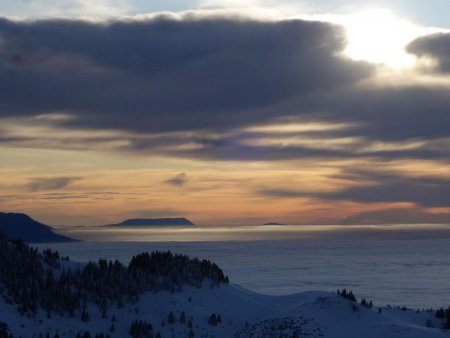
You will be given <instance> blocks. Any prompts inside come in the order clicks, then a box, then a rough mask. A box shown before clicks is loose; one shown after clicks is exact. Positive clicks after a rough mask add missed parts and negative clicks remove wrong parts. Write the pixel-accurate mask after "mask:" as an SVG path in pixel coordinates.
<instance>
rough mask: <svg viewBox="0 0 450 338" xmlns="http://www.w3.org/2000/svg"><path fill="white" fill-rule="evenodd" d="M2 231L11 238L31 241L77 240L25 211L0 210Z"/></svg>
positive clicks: (0, 229) (0, 230)
mask: <svg viewBox="0 0 450 338" xmlns="http://www.w3.org/2000/svg"><path fill="white" fill-rule="evenodd" d="M0 232H1V233H3V234H5V236H6V237H7V238H9V239H17V238H20V239H22V240H24V241H25V242H29V243H46V242H48V243H51V242H52V243H54V242H76V241H77V240H76V239H73V238H70V237H66V236H63V235H59V234H57V233H55V232H54V229H53V228H52V227H51V226H49V225H47V224H43V223H40V222H38V221H35V220H34V219H32V218H31V217H30V216H28V215H27V214H24V213H13V212H0Z"/></svg>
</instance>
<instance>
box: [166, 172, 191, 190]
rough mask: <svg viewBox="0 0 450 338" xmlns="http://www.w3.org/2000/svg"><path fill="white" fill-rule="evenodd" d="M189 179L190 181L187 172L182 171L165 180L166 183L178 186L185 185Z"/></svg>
mask: <svg viewBox="0 0 450 338" xmlns="http://www.w3.org/2000/svg"><path fill="white" fill-rule="evenodd" d="M187 181H188V177H187V174H186V173H180V174H178V175H176V176H175V177H173V178H171V179H168V180H167V181H165V183H166V184H169V185H173V186H176V187H182V186H183V185H185V184H186V182H187Z"/></svg>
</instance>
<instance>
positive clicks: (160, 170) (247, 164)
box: [0, 0, 450, 226]
mask: <svg viewBox="0 0 450 338" xmlns="http://www.w3.org/2000/svg"><path fill="white" fill-rule="evenodd" d="M243 3H244V2H242V1H236V0H228V1H227V0H223V1H221V0H203V1H202V0H201V1H195V0H180V1H177V0H170V1H160V2H154V1H144V0H133V1H131V0H128V1H127V0H102V1H88V0H65V1H61V0H36V1H33V0H21V1H18V0H2V1H1V2H0V17H2V18H0V164H1V165H0V211H9V212H25V213H27V214H29V215H31V216H32V217H34V218H36V219H38V220H40V221H42V222H46V223H49V224H53V225H61V224H66V225H96V224H108V223H114V222H118V221H121V220H123V219H126V218H135V217H149V218H150V217H178V216H183V217H187V218H189V219H190V220H192V221H193V222H195V223H197V224H199V225H203V226H207V225H211V226H214V225H253V224H255V225H256V224H261V223H265V222H269V221H277V222H282V223H289V224H371V223H450V166H449V158H450V17H449V16H448V13H450V2H449V1H448V0H430V1H427V2H425V1H422V0H420V1H419V0H417V1H416V0H414V1H411V0H408V1H407V0H404V1H387V0H386V1H366V2H364V5H361V2H360V1H359V2H356V1H344V0H342V1H338V0H329V1H325V0H324V1H294V0H292V1H264V0H262V1H259V0H251V1H246V2H245V4H243Z"/></svg>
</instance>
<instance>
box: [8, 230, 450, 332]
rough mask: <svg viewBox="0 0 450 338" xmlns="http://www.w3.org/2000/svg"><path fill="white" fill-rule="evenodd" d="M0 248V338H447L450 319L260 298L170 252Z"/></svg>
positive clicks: (307, 298) (336, 300)
mask: <svg viewBox="0 0 450 338" xmlns="http://www.w3.org/2000/svg"><path fill="white" fill-rule="evenodd" d="M0 242H1V243H0V295H1V297H0V338H10V337H11V336H10V334H9V333H7V329H6V326H7V327H8V328H9V329H8V330H10V333H11V334H12V337H15V338H17V337H24V338H25V337H26V338H28V337H50V338H55V337H83V338H87V337H92V338H94V337H100V338H101V337H107V336H110V337H143V338H146V337H155V338H157V337H189V338H192V337H205V338H206V337H216V338H220V337H224V338H228V337H236V338H237V337H241V338H245V337H249V338H250V337H276V338H279V337H286V338H292V337H336V338H338V337H339V338H340V337H346V338H352V337H355V338H361V337H365V338H372V337H373V338H375V337H376V338H379V337H398V338H406V337H408V338H411V337H423V338H429V337H449V336H450V331H446V330H443V327H444V326H445V325H447V326H448V323H449V321H448V317H450V310H447V311H445V310H443V309H442V310H440V311H438V312H435V311H431V310H430V311H420V312H419V311H413V310H407V309H399V308H398V309H391V308H382V309H379V308H372V307H370V305H371V304H370V302H365V301H364V304H365V306H363V305H361V303H358V302H356V301H355V299H354V298H353V294H351V293H348V292H341V293H340V294H339V295H338V294H336V293H329V292H305V293H299V294H294V295H290V296H269V295H263V294H258V293H254V292H251V291H248V290H245V289H243V288H241V287H239V286H237V285H233V284H229V282H228V278H227V277H226V276H224V275H223V273H222V271H221V270H220V268H218V267H217V266H216V265H215V264H214V263H211V262H209V261H205V260H203V261H199V260H196V259H190V258H189V257H187V256H181V255H172V254H170V253H152V254H147V253H144V254H140V255H137V256H135V257H134V258H133V259H132V260H131V262H130V264H129V265H128V266H125V265H122V264H121V263H119V262H117V261H116V262H107V261H105V260H100V261H99V262H98V263H94V262H91V263H88V264H77V263H74V262H70V261H67V260H60V259H59V255H58V254H57V253H56V252H52V251H51V250H47V251H44V252H43V253H42V254H40V253H38V252H37V251H36V250H34V249H32V248H30V247H28V246H27V245H26V244H24V243H23V242H20V241H19V242H8V241H6V239H5V238H4V237H3V238H1V237H0ZM437 317H440V318H437Z"/></svg>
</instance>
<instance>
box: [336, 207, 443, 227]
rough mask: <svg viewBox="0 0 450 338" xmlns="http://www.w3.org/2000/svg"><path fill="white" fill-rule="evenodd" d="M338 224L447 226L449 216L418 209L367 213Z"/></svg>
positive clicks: (347, 218)
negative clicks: (440, 224) (438, 224)
mask: <svg viewBox="0 0 450 338" xmlns="http://www.w3.org/2000/svg"><path fill="white" fill-rule="evenodd" d="M339 223H340V224H389V223H391V224H402V223H408V224H437V223H442V224H448V223H450V214H445V213H444V214H433V213H430V212H428V211H425V210H422V209H419V208H399V209H384V210H377V211H368V212H363V213H360V214H356V215H352V216H349V217H346V218H344V219H342V220H340V222H339Z"/></svg>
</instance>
